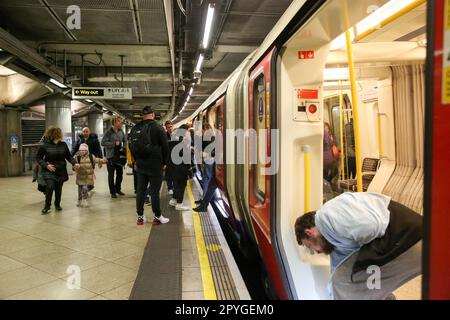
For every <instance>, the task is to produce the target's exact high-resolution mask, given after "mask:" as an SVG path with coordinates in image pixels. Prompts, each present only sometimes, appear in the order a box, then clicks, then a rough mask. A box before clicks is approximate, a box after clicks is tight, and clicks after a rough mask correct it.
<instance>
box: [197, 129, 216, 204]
mask: <svg viewBox="0 0 450 320" xmlns="http://www.w3.org/2000/svg"><path fill="white" fill-rule="evenodd" d="M214 138H215V137H214V130H213V129H212V127H211V125H210V124H208V123H204V124H203V138H202V151H203V152H202V158H203V172H202V182H203V186H202V187H203V195H202V198H201V199H200V200H197V201H195V204H197V205H198V207H196V208H194V209H193V210H194V211H196V212H203V211H206V210H207V209H208V205H209V203H210V202H211V200H212V198H213V197H214V192H215V191H216V188H217V183H216V173H215V162H214V156H215V152H214V150H209V149H210V148H208V146H209V145H210V144H211V143H213V142H214V140H215V139H214ZM205 151H206V152H205Z"/></svg>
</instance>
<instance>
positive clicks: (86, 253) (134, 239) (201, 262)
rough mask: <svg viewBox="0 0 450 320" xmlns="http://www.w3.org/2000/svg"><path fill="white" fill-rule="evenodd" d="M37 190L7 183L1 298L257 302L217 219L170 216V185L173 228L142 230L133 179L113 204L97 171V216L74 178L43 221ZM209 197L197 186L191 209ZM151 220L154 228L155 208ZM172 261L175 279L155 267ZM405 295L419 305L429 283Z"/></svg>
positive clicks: (3, 181)
mask: <svg viewBox="0 0 450 320" xmlns="http://www.w3.org/2000/svg"><path fill="white" fill-rule="evenodd" d="M36 188H37V186H36V184H35V183H32V182H31V177H30V176H25V177H18V178H0V190H1V192H0V299H82V300H85V299H100V300H105V299H113V300H116V299H130V298H131V299H189V300H191V299H193V300H202V299H205V298H206V299H248V298H249V295H248V292H247V291H246V288H245V285H244V283H243V280H242V278H240V273H239V270H238V269H237V267H236V265H235V264H233V263H232V262H230V261H233V259H232V255H231V252H230V251H229V249H228V248H227V245H226V241H225V238H224V237H223V234H221V231H220V228H219V226H218V223H217V221H214V216H213V213H212V212H209V213H208V214H193V212H192V211H191V210H189V211H184V212H177V211H175V210H173V209H171V208H169V207H168V205H167V197H168V195H167V190H166V188H165V187H164V186H163V188H162V193H161V197H162V207H163V208H164V210H165V211H166V212H164V213H163V214H164V215H167V216H168V217H170V218H172V223H171V224H169V225H164V226H152V224H151V223H147V224H146V225H145V226H137V225H136V215H135V197H134V192H133V179H132V176H126V175H124V183H123V191H124V192H125V194H126V195H125V196H123V197H119V198H118V199H111V198H110V196H109V192H108V187H107V176H106V168H103V169H101V170H98V171H97V181H96V186H95V192H94V193H93V197H92V198H91V199H90V200H89V202H90V207H89V208H78V207H76V200H77V188H76V185H75V179H74V177H71V178H70V180H69V181H68V182H67V183H65V185H64V188H63V198H62V203H61V206H62V207H63V209H64V210H63V211H62V212H55V211H54V209H53V208H52V211H51V213H50V214H48V215H45V216H44V215H41V213H40V210H41V209H42V207H43V203H44V201H43V200H44V196H43V194H42V193H40V192H38V191H37V190H36ZM199 192H200V190H199V189H198V185H196V184H195V183H194V184H192V185H191V187H190V190H189V192H186V196H185V203H186V204H187V205H190V204H191V203H192V202H193V198H194V197H195V199H196V198H197V197H198V193H199ZM146 215H147V217H148V218H149V220H151V218H152V213H151V207H146ZM165 256H167V257H168V256H170V258H167V259H166V261H165V262H164V263H166V265H172V264H173V265H174V269H173V270H172V271H173V273H172V274H171V275H170V272H172V271H170V272H168V271H167V270H164V268H163V267H164V263H163V262H161V263H159V261H158V263H156V264H154V265H153V266H150V264H151V261H155V259H158V257H165ZM225 261H226V262H225ZM228 262H230V263H228ZM141 263H142V265H141ZM77 268H79V270H80V271H81V273H80V275H81V277H80V288H79V289H76V290H72V289H70V288H68V285H67V283H68V279H69V280H70V281H69V282H70V283H73V279H75V278H74V274H73V270H77ZM152 268H153V269H152ZM158 268H159V269H158ZM154 270H156V271H158V272H160V273H161V274H156V276H154V274H153V273H149V272H153V271H154ZM71 272H72V273H71ZM226 274H229V275H232V277H227V276H224V275H226ZM160 275H164V276H160ZM155 278H158V279H159V278H160V279H159V281H155V280H154V279H155ZM169 280H170V281H169ZM142 288H144V290H142ZM149 288H153V289H149ZM158 288H159V289H161V290H162V291H161V292H162V294H161V295H155V291H156V289H158ZM396 296H397V298H398V299H419V298H420V277H419V278H417V279H415V280H413V281H411V282H410V283H408V284H407V285H405V286H404V287H402V288H401V289H399V290H398V291H397V292H396Z"/></svg>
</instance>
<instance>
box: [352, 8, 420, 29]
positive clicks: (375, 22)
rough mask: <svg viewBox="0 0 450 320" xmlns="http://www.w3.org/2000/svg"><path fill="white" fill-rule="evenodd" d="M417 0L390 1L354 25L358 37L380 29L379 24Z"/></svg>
mask: <svg viewBox="0 0 450 320" xmlns="http://www.w3.org/2000/svg"><path fill="white" fill-rule="evenodd" d="M414 2H417V0H391V1H389V2H388V3H386V4H385V5H384V6H382V7H381V8H379V9H377V10H376V11H374V12H373V13H372V14H370V15H369V16H367V17H366V18H365V19H363V20H361V21H360V22H359V23H358V24H357V25H356V30H357V33H358V35H360V34H363V33H365V32H367V31H369V30H370V29H374V28H379V27H381V23H382V22H383V21H385V20H386V19H388V18H390V17H392V16H393V15H395V14H396V13H398V12H399V11H401V10H402V9H404V8H405V7H407V6H409V5H411V4H413V3H414Z"/></svg>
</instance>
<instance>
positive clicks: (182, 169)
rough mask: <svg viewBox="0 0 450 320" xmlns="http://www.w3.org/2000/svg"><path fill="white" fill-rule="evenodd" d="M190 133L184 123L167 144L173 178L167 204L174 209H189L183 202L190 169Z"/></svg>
mask: <svg viewBox="0 0 450 320" xmlns="http://www.w3.org/2000/svg"><path fill="white" fill-rule="evenodd" d="M190 147H191V135H190V133H189V127H188V126H187V125H186V124H183V125H181V126H180V127H179V128H178V129H176V130H175V132H174V134H173V135H172V143H171V144H169V150H170V159H169V164H168V168H169V170H170V172H171V175H172V179H173V185H174V190H173V196H172V199H171V200H170V201H169V205H171V206H173V207H175V209H176V210H179V211H185V210H190V209H191V207H189V206H186V205H184V204H183V198H184V191H185V190H186V185H187V181H188V179H189V176H190V169H191V160H190V159H191V158H190V155H191V149H190Z"/></svg>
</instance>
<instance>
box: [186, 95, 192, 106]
mask: <svg viewBox="0 0 450 320" xmlns="http://www.w3.org/2000/svg"><path fill="white" fill-rule="evenodd" d="M190 100H191V96H187V98H186V103H185V105H186V104H187V103H188V102H189V101H190Z"/></svg>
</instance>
